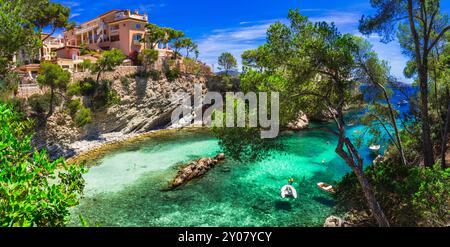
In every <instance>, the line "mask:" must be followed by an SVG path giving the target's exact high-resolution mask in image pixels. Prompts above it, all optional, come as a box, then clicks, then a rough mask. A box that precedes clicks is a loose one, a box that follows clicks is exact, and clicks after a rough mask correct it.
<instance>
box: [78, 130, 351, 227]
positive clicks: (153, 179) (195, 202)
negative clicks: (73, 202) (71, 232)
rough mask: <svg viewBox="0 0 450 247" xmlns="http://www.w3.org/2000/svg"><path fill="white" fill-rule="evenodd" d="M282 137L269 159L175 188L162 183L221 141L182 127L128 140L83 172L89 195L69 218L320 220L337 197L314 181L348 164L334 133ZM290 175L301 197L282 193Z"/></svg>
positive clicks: (191, 222) (120, 221)
mask: <svg viewBox="0 0 450 247" xmlns="http://www.w3.org/2000/svg"><path fill="white" fill-rule="evenodd" d="M283 142H284V144H285V145H286V150H285V151H284V152H274V153H273V154H272V155H271V157H270V158H269V159H266V160H264V161H261V162H255V163H238V162H234V161H230V160H227V161H226V162H225V163H223V164H220V165H218V166H216V167H215V168H214V169H212V170H211V171H210V172H209V173H207V174H206V175H205V176H204V177H203V178H200V179H196V180H193V181H191V182H190V183H188V184H187V185H186V186H183V187H181V188H179V189H177V190H173V191H166V190H165V189H166V188H167V185H168V183H169V182H170V180H171V179H173V178H174V176H175V175H176V173H177V167H178V165H180V164H182V163H184V162H187V161H190V160H192V159H196V158H200V157H207V156H214V155H215V154H217V153H218V152H219V151H220V149H219V146H218V144H217V140H215V139H214V138H212V137H211V136H210V135H209V134H208V133H207V132H204V131H181V132H177V133H172V134H167V136H164V137H158V138H151V139H149V140H146V141H143V142H140V143H136V144H132V145H127V146H126V147H124V148H123V149H121V150H120V151H114V152H112V153H110V154H108V155H106V156H105V157H103V158H102V159H100V160H99V161H98V162H97V166H94V167H92V168H91V169H90V171H89V173H88V174H86V176H85V178H86V181H87V185H86V189H85V197H84V199H82V201H81V204H80V205H79V206H78V207H76V208H74V209H73V210H72V219H71V225H79V221H78V215H79V213H82V214H83V216H84V217H85V218H86V219H87V220H88V222H90V223H91V224H100V225H102V226H320V225H322V224H323V222H324V220H325V218H326V217H327V216H329V215H330V214H332V213H333V204H334V203H333V201H332V199H331V198H330V197H329V195H328V194H326V193H324V192H322V191H320V190H318V189H317V188H316V183H317V182H321V181H322V182H330V183H331V182H333V181H335V180H338V179H340V178H341V177H342V176H343V175H344V174H345V173H347V172H348V171H349V169H348V168H347V167H346V165H345V164H344V163H343V162H342V161H341V160H340V158H338V157H337V155H336V154H335V153H334V147H335V145H336V140H335V138H334V137H333V136H332V135H331V134H328V133H324V132H314V131H312V132H301V133H294V132H288V133H285V134H284V137H283ZM327 142H330V144H327ZM322 160H325V164H322ZM290 177H293V178H294V179H295V183H294V186H295V187H296V188H297V192H298V198H297V199H296V200H292V199H281V198H280V195H279V192H280V188H281V187H282V186H283V185H284V184H286V183H287V180H288V179H289V178H290Z"/></svg>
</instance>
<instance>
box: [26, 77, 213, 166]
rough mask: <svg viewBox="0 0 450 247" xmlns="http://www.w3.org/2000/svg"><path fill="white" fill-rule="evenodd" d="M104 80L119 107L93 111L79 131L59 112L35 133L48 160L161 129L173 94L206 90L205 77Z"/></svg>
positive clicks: (169, 115) (169, 114) (36, 143)
mask: <svg viewBox="0 0 450 247" xmlns="http://www.w3.org/2000/svg"><path fill="white" fill-rule="evenodd" d="M113 74H114V73H113ZM108 78H110V79H111V81H112V84H111V87H112V88H113V89H114V90H115V91H116V92H117V93H118V95H119V97H120V103H119V104H117V105H114V106H111V107H109V108H107V109H104V110H100V111H95V112H93V113H92V122H91V123H90V124H88V125H86V126H84V127H82V128H76V127H75V125H74V123H73V121H72V119H71V117H70V116H68V115H67V114H66V113H64V112H63V111H62V110H61V109H59V110H58V111H56V113H55V114H54V115H53V116H52V117H51V118H50V119H49V121H48V123H47V126H45V128H41V129H40V130H39V131H37V133H36V135H35V139H34V145H35V146H37V147H44V146H45V147H46V149H47V150H48V151H49V153H50V155H51V156H52V157H57V156H64V157H70V156H73V155H75V154H77V153H80V152H83V151H86V150H89V149H91V148H93V147H96V146H99V145H101V144H105V143H110V142H115V141H120V140H123V139H126V138H128V137H131V136H133V135H137V134H139V133H144V132H148V131H150V130H154V129H158V128H163V127H165V126H166V125H167V124H169V123H170V120H171V114H172V112H173V110H174V109H175V108H176V107H178V106H179V103H178V102H177V103H174V102H172V101H171V97H172V96H173V95H174V94H175V93H177V92H187V93H190V94H191V95H192V94H193V91H194V83H200V84H202V85H203V89H204V90H205V91H206V90H207V89H206V84H207V81H208V78H207V77H205V76H196V75H187V74H184V75H181V76H180V77H179V78H177V79H175V80H174V81H168V80H167V79H165V78H164V77H163V76H162V79H161V80H152V79H151V78H138V77H134V76H131V75H126V74H117V72H116V73H115V74H114V76H111V75H109V77H108ZM124 78H126V79H124Z"/></svg>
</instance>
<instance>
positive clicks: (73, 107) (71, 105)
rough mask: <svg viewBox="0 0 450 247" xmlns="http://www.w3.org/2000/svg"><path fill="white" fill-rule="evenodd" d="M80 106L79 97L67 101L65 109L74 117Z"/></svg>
mask: <svg viewBox="0 0 450 247" xmlns="http://www.w3.org/2000/svg"><path fill="white" fill-rule="evenodd" d="M81 107H82V105H81V100H80V99H74V100H70V101H69V102H67V109H68V110H69V115H70V116H72V118H73V117H75V114H76V113H77V112H78V110H80V109H81Z"/></svg>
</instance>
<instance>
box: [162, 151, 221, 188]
mask: <svg viewBox="0 0 450 247" xmlns="http://www.w3.org/2000/svg"><path fill="white" fill-rule="evenodd" d="M223 160H225V154H223V153H220V154H218V155H216V157H214V158H201V159H198V160H195V161H192V162H190V163H189V164H188V165H187V166H184V167H182V168H181V169H180V170H179V171H178V174H177V176H176V177H175V179H174V180H173V181H172V182H171V184H170V188H171V189H174V188H176V187H179V186H181V185H183V184H185V183H187V182H189V181H191V180H192V179H194V178H197V177H201V176H203V175H204V174H205V173H207V172H208V171H209V170H211V168H213V167H214V166H215V165H217V163H219V162H222V161H223Z"/></svg>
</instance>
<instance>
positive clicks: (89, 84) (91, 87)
mask: <svg viewBox="0 0 450 247" xmlns="http://www.w3.org/2000/svg"><path fill="white" fill-rule="evenodd" d="M95 85H96V84H95V81H94V79H92V78H84V79H83V80H82V81H78V82H75V83H72V84H70V85H69V86H68V89H67V94H68V95H69V96H75V95H77V96H92V95H94V92H95Z"/></svg>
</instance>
